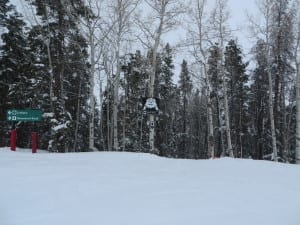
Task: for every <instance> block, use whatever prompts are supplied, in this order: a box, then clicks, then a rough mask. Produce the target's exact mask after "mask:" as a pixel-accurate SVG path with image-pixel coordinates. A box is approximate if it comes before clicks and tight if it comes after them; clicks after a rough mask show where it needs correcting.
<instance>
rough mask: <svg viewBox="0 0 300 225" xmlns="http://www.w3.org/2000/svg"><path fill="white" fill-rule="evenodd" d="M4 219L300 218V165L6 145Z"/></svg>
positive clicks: (140, 224)
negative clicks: (35, 151)
mask: <svg viewBox="0 0 300 225" xmlns="http://www.w3.org/2000/svg"><path fill="white" fill-rule="evenodd" d="M0 180H1V182H0V224H1V225H299V224H300V166H298V165H289V164H281V163H274V162H266V161H254V160H239V159H228V158H224V159H216V160H175V159H166V158H159V157H157V156H154V155H148V154H135V153H112V152H98V153H74V154H54V153H52V154H48V153H38V154H31V153H30V152H24V151H23V152H20V151H19V150H18V149H17V152H10V151H9V149H8V148H2V149H0Z"/></svg>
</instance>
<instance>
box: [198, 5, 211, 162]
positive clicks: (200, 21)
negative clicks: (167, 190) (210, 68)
mask: <svg viewBox="0 0 300 225" xmlns="http://www.w3.org/2000/svg"><path fill="white" fill-rule="evenodd" d="M205 4H206V1H205V0H203V1H199V0H198V1H197V2H196V5H197V11H196V19H197V28H198V32H199V46H200V52H201V55H202V58H203V65H202V68H203V73H204V77H205V81H206V97H207V106H206V107H207V122H208V124H207V126H208V136H207V145H208V146H207V148H208V157H209V158H214V157H215V141H214V125H213V112H212V99H211V93H212V91H211V84H210V80H209V77H208V73H207V68H206V54H205V51H204V49H203V36H204V34H203V12H204V7H205Z"/></svg>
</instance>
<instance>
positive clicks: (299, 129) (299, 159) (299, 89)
mask: <svg viewBox="0 0 300 225" xmlns="http://www.w3.org/2000/svg"><path fill="white" fill-rule="evenodd" d="M295 154H296V155H295V158H296V164H300V63H297V76H296V150H295Z"/></svg>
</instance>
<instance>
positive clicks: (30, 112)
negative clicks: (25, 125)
mask: <svg viewBox="0 0 300 225" xmlns="http://www.w3.org/2000/svg"><path fill="white" fill-rule="evenodd" d="M6 120H7V121H10V122H17V121H24V122H38V121H41V120H42V110H40V109H10V110H7V112H6Z"/></svg>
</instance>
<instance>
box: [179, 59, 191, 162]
mask: <svg viewBox="0 0 300 225" xmlns="http://www.w3.org/2000/svg"><path fill="white" fill-rule="evenodd" d="M178 83H179V86H178V89H179V93H180V115H179V118H178V119H179V125H178V127H179V129H178V131H179V133H178V134H177V135H178V138H177V142H178V153H179V157H180V158H188V157H189V148H191V146H190V142H189V137H190V135H189V131H190V123H189V121H190V120H189V118H190V115H189V110H188V108H189V102H190V98H191V94H192V89H193V85H192V80H191V76H190V74H189V70H188V65H187V61H186V60H183V61H182V64H181V72H180V75H179V81H178Z"/></svg>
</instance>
